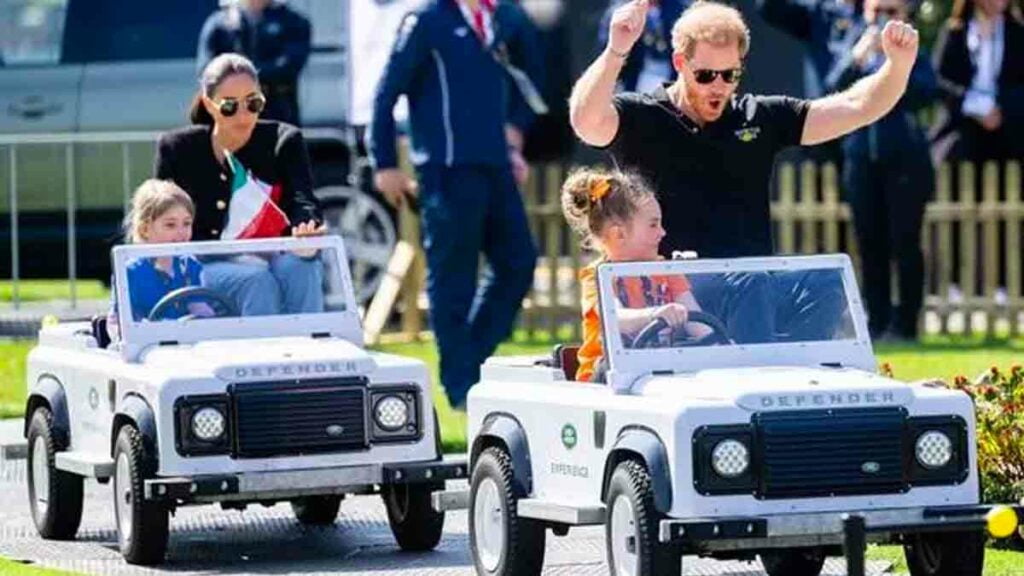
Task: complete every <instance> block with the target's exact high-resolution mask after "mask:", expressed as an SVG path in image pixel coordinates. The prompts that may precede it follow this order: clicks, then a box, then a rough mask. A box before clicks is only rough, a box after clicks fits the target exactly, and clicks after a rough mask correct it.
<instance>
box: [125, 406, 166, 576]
mask: <svg viewBox="0 0 1024 576" xmlns="http://www.w3.org/2000/svg"><path fill="white" fill-rule="evenodd" d="M155 474H156V460H155V458H154V457H153V456H152V455H150V454H149V453H148V452H147V450H146V447H145V445H144V444H143V442H142V435H141V434H139V431H138V430H136V429H135V428H134V427H133V426H122V427H121V429H120V430H119V431H118V433H117V441H116V442H115V444H114V482H113V484H114V515H115V519H116V521H117V543H118V546H119V547H120V549H121V554H122V555H123V556H124V559H125V560H126V561H127V562H128V563H129V564H143V565H153V564H159V563H161V562H163V560H164V554H165V552H166V551H167V536H168V511H167V508H166V507H165V506H164V505H163V503H161V502H154V501H150V500H146V499H145V498H144V491H143V486H144V483H145V481H146V479H147V478H152V477H153V476H154V475H155Z"/></svg>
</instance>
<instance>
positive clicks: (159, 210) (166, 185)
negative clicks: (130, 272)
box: [124, 178, 196, 244]
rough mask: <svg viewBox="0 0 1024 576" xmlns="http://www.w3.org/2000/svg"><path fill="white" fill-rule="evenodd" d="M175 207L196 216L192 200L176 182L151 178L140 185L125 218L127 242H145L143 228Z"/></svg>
mask: <svg viewBox="0 0 1024 576" xmlns="http://www.w3.org/2000/svg"><path fill="white" fill-rule="evenodd" d="M175 206H181V207H182V208H184V209H185V210H187V211H188V213H189V215H191V216H193V217H195V215H196V209H195V205H194V204H193V203H192V198H191V197H189V195H188V193H187V192H185V191H184V190H182V189H181V188H179V187H178V185H177V184H175V183H174V182H171V181H170V180H156V179H154V178H151V179H149V180H146V181H145V182H143V183H142V184H140V185H139V187H138V188H136V189H135V195H134V196H132V206H131V210H129V211H128V214H127V215H126V216H125V217H124V236H125V240H126V241H128V242H129V243H132V244H138V243H141V242H145V241H146V240H145V238H143V237H142V234H141V232H142V227H143V226H144V225H146V224H149V223H151V222H153V221H154V220H156V219H157V218H159V217H160V216H162V215H163V214H164V213H165V212H167V211H168V210H170V209H171V208H174V207H175Z"/></svg>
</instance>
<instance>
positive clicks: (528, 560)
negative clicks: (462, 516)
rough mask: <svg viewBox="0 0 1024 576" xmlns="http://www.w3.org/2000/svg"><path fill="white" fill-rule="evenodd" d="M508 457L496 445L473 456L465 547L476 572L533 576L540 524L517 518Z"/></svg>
mask: <svg viewBox="0 0 1024 576" xmlns="http://www.w3.org/2000/svg"><path fill="white" fill-rule="evenodd" d="M517 505H518V503H517V499H516V496H515V495H514V494H513V493H512V461H511V458H510V457H509V455H508V453H507V452H505V451H504V450H502V449H501V448H498V447H494V446H492V447H490V448H487V449H486V450H484V451H483V452H482V453H481V454H480V456H479V457H477V459H476V465H475V466H474V467H473V477H472V480H471V481H470V488H469V547H470V551H471V552H472V554H473V563H474V564H476V572H477V574H487V575H495V576H535V575H537V574H540V572H541V568H543V566H544V542H545V539H546V536H547V534H546V533H545V529H544V526H543V525H542V524H539V523H537V522H535V521H533V520H529V519H525V518H520V517H519V515H518V513H517Z"/></svg>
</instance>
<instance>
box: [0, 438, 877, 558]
mask: <svg viewBox="0 0 1024 576" xmlns="http://www.w3.org/2000/svg"><path fill="white" fill-rule="evenodd" d="M19 434H20V422H17V421H0V444H3V443H10V442H12V441H15V440H17V437H18V435H19ZM25 476H26V466H25V461H24V460H20V459H19V460H9V459H8V460H0V556H5V557H8V558H13V559H19V560H27V561H31V562H33V563H36V564H40V565H44V566H48V567H54V568H61V569H65V570H71V571H75V572H82V573H88V574H117V575H122V574H123V575H135V574H218V575H221V574H303V575H310V576H312V575H314V574H337V573H339V572H344V573H345V574H347V575H348V574H366V575H374V576H388V575H414V574H415V575H438V576H441V575H470V574H473V573H474V571H473V568H472V560H471V557H470V554H469V536H468V534H467V523H466V514H465V512H456V513H449V515H448V518H447V520H446V523H445V533H444V537H443V539H442V541H441V545H440V546H439V547H438V549H437V550H436V551H434V552H432V553H426V554H407V553H402V552H401V551H400V550H399V549H398V548H397V546H396V545H395V543H394V541H393V540H392V537H391V531H390V529H389V528H388V523H387V518H386V516H385V513H384V508H383V506H382V505H381V504H380V500H379V499H378V498H376V497H371V496H359V497H353V498H350V499H348V500H346V501H345V502H344V503H343V504H342V509H341V514H340V515H339V519H338V521H337V522H336V523H335V524H334V525H333V526H330V527H327V528H304V527H302V526H300V525H298V524H297V523H296V522H295V521H294V519H293V517H292V514H291V509H290V507H289V506H287V505H278V506H275V507H273V508H264V507H259V506H257V507H251V508H249V509H248V510H246V511H245V512H237V511H222V510H220V508H218V507H214V506H202V507H192V508H185V509H182V510H179V511H178V514H177V516H176V517H174V518H173V519H172V520H171V530H172V533H171V542H170V547H169V552H168V561H167V563H166V564H164V565H163V566H160V567H159V569H143V568H137V567H132V566H128V565H127V564H125V563H124V561H123V560H122V559H121V556H120V553H119V552H118V551H117V535H116V533H115V528H114V518H113V504H112V502H111V498H112V497H111V493H110V486H109V485H106V486H103V485H100V484H98V483H96V482H95V481H87V484H86V492H87V495H86V503H85V514H84V515H83V520H82V527H81V529H80V530H79V533H78V539H77V540H75V541H73V542H50V541H44V540H42V539H40V538H39V536H38V535H37V533H36V530H35V526H34V525H33V523H32V519H31V517H30V516H29V511H28V503H27V496H26V488H25ZM545 558H546V562H545V570H544V573H545V574H546V575H562V574H565V575H583V574H588V575H589V574H607V573H608V571H607V568H606V566H605V555H604V534H603V531H602V530H601V529H600V528H585V529H576V530H573V531H572V532H570V534H569V536H568V537H565V538H557V537H554V536H551V535H550V534H549V536H548V545H547V551H546V556H545ZM843 566H844V563H843V562H842V560H841V559H835V560H830V561H829V563H828V565H827V568H826V574H828V575H832V576H835V575H839V574H843ZM871 568H872V569H873V574H881V573H882V572H883V571H884V568H885V565H884V564H880V563H875V564H873V565H872V566H871ZM684 569H685V570H684V573H685V574H687V575H697V574H701V575H705V574H706V575H718V576H762V575H763V574H764V573H763V572H762V571H761V570H760V565H759V564H756V563H754V564H751V563H738V562H715V561H710V560H697V559H694V558H689V557H688V558H686V560H685V561H684Z"/></svg>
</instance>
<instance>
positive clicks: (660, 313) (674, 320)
mask: <svg viewBox="0 0 1024 576" xmlns="http://www.w3.org/2000/svg"><path fill="white" fill-rule="evenodd" d="M688 317H689V312H688V311H687V310H686V306H683V305H682V304H680V303H678V302H670V303H668V304H665V305H664V306H659V307H658V308H655V309H654V311H653V312H652V313H651V319H652V320H653V319H655V318H661V319H663V320H665V322H667V323H668V326H669V328H671V329H673V330H675V329H677V328H680V327H682V326H683V325H684V324H686V320H687V318H688Z"/></svg>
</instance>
